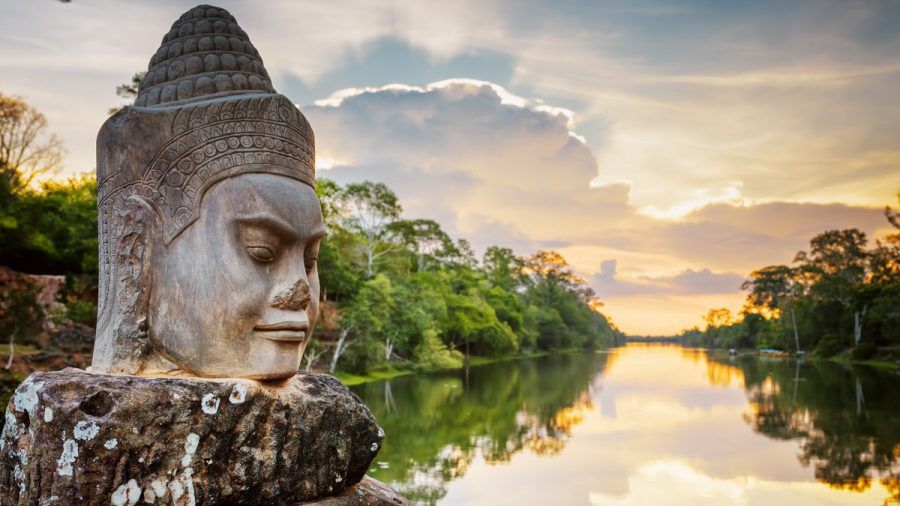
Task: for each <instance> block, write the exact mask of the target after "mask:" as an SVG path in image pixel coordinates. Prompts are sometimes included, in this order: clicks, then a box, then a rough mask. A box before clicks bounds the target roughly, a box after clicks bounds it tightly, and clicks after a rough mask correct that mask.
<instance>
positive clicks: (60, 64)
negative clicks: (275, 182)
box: [0, 0, 900, 334]
mask: <svg viewBox="0 0 900 506" xmlns="http://www.w3.org/2000/svg"><path fill="white" fill-rule="evenodd" d="M193 5H194V3H192V2H183V1H175V0H157V1H152V2H150V1H147V2H119V1H111V0H106V1H100V0H96V1H91V0H73V1H72V2H71V3H60V2H56V1H53V0H30V1H28V2H22V1H19V0H15V1H14V0H0V9H2V12H3V15H2V16H0V91H2V92H4V93H7V94H14V95H19V96H21V97H23V98H25V99H26V100H27V101H28V102H29V103H31V104H32V105H34V106H36V107H37V108H39V109H40V110H41V111H42V112H44V113H45V115H46V116H47V118H48V120H49V122H50V128H51V130H52V131H53V132H55V133H56V134H57V135H59V136H60V137H61V138H62V139H63V140H64V142H65V144H66V147H67V148H68V151H69V154H68V156H67V158H66V161H65V165H66V168H65V170H64V172H62V173H60V174H57V175H56V177H67V176H68V175H71V174H75V173H79V172H85V171H92V170H94V166H95V138H96V133H97V131H98V130H99V128H100V125H101V124H102V123H103V121H104V120H105V119H106V116H107V113H106V111H107V110H108V109H109V108H110V107H113V106H118V105H121V104H123V100H122V99H120V98H118V97H117V96H116V95H115V88H116V85H118V84H121V83H124V82H127V81H129V79H130V77H131V75H132V74H133V73H134V72H136V71H140V70H145V69H146V67H147V63H148V61H149V58H150V56H151V55H152V54H153V53H154V52H155V51H156V49H157V47H158V46H159V42H160V40H161V38H162V35H163V34H164V33H165V32H166V31H167V30H168V28H169V26H170V25H171V23H172V22H173V21H174V20H175V19H177V18H178V16H179V15H180V14H181V13H182V12H184V11H185V10H187V9H189V8H190V7H192V6H193ZM217 5H218V6H220V7H224V8H226V9H228V10H229V11H230V12H231V13H232V14H233V15H234V16H235V17H236V18H237V20H238V23H239V24H240V25H241V27H242V28H243V29H244V30H245V31H246V32H247V33H248V34H249V36H250V38H251V40H252V41H253V43H254V45H255V46H256V47H257V49H258V50H259V51H260V54H261V55H262V57H263V60H264V62H265V65H266V68H267V69H268V72H269V74H270V75H271V77H272V80H273V84H274V86H275V88H276V90H278V91H279V92H280V93H282V94H284V95H286V96H287V97H289V98H290V99H291V100H292V101H294V102H295V103H297V104H298V106H299V107H300V109H301V111H302V112H303V113H304V114H305V115H306V116H307V118H308V119H309V121H310V123H311V124H312V126H313V129H314V130H315V134H316V144H317V146H316V148H317V157H318V161H317V164H318V176H319V177H326V178H330V179H333V180H335V181H338V182H340V183H347V182H350V181H362V180H371V181H381V182H385V183H388V184H389V185H390V186H391V187H392V188H393V189H394V190H396V192H397V193H398V195H399V197H400V200H401V203H402V204H403V206H404V209H405V213H404V214H405V216H406V217H408V218H432V219H436V220H438V221H439V222H440V223H441V224H442V226H443V227H444V228H445V229H446V230H447V231H448V232H450V233H451V234H452V235H454V236H455V237H462V238H466V239H467V240H469V241H470V242H471V243H472V244H473V245H474V246H475V247H476V250H477V251H483V249H484V248H485V247H487V246H489V245H500V246H508V247H512V248H513V249H514V250H515V251H516V252H517V253H519V254H521V255H527V254H530V253H532V252H534V251H535V250H537V249H539V248H552V249H555V250H557V251H559V252H560V253H562V254H563V255H564V256H565V257H566V258H567V259H568V260H569V261H570V262H571V264H572V266H573V267H574V268H575V270H576V271H577V272H578V273H579V274H580V275H581V276H582V277H584V278H585V279H586V280H587V281H588V282H589V284H590V286H591V287H593V288H594V290H595V291H596V292H597V293H598V295H599V296H600V297H601V299H602V300H603V301H604V303H605V304H606V305H605V308H604V311H605V313H606V314H608V315H610V316H611V317H612V320H613V321H614V322H615V323H616V324H617V325H618V326H619V327H620V328H622V329H623V330H624V331H626V332H628V333H632V334H667V333H674V332H677V331H679V330H680V329H683V328H686V327H690V326H693V325H698V324H700V323H701V321H702V320H701V316H702V315H703V314H704V313H705V312H706V310H707V309H709V308H712V307H729V308H731V309H732V310H738V309H739V308H740V307H741V305H742V302H743V299H744V294H743V293H742V292H741V290H740V284H741V282H742V281H743V280H744V279H746V277H747V275H748V274H749V273H750V272H751V271H753V270H754V269H757V268H759V267H762V266H765V265H770V264H776V263H788V262H790V261H791V259H792V258H793V256H794V254H795V253H796V252H797V251H798V250H800V249H803V248H805V247H806V246H807V245H808V241H809V239H810V238H811V237H812V236H813V235H815V234H817V233H819V232H822V231H824V230H828V229H836V228H849V227H857V228H860V229H862V230H864V231H865V232H867V233H868V234H869V236H870V237H873V238H874V237H877V236H878V235H880V234H884V233H887V232H888V224H887V221H886V220H885V219H884V216H883V214H882V210H883V208H884V206H885V205H889V204H892V205H896V203H897V197H896V194H897V191H898V190H900V93H898V92H897V90H898V89H900V3H898V2H894V1H890V0H882V1H845V0H839V1H838V0H835V1H830V0H810V1H802V0H798V1H794V2H781V1H777V0H758V1H746V2H739V1H736V2H719V1H714V0H709V1H698V0H685V1H679V2H661V1H642V0H633V1H567V0H547V1H537V0H533V1H532V0H526V1H522V0H518V1H511V0H509V1H506V0H498V1H485V0H478V1H475V0H458V1H455V2H446V1H435V2H430V1H416V2H409V1H405V2H402V1H388V0H384V1H374V0H328V1H327V2H325V1H313V0H308V1H302V2H296V1H267V2H247V1H244V2H242V1H221V2H219V3H218V4H217Z"/></svg>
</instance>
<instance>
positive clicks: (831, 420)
mask: <svg viewBox="0 0 900 506" xmlns="http://www.w3.org/2000/svg"><path fill="white" fill-rule="evenodd" d="M726 361H727V362H730V363H732V364H734V365H735V366H737V367H739V368H740V369H741V370H742V371H743V373H744V385H745V389H746V391H747V395H748V398H749V400H750V409H749V410H748V413H747V415H746V416H745V419H746V420H747V422H748V423H749V424H750V425H751V426H752V428H753V430H754V431H757V432H759V433H760V434H764V435H766V436H767V437H770V438H776V439H783V440H794V441H797V442H799V444H800V445H799V452H798V456H797V458H798V459H799V461H800V463H802V464H803V465H804V466H810V467H812V468H813V470H814V473H815V477H816V479H818V480H819V481H821V482H823V483H825V484H828V485H830V486H833V487H835V488H841V489H847V490H852V491H865V490H868V489H869V488H871V487H872V484H873V481H874V480H878V481H880V482H881V484H882V486H883V487H884V488H885V489H886V490H887V491H888V492H889V493H890V495H891V497H890V498H889V499H888V500H886V501H885V503H886V504H887V503H894V504H900V390H898V389H897V386H898V381H897V374H896V373H891V372H888V371H884V370H879V369H875V368H871V367H863V366H856V367H849V366H845V365H841V364H836V363H832V362H818V361H817V362H812V363H800V362H787V361H775V360H760V359H756V358H753V359H740V360H726ZM722 362H725V361H710V362H709V363H710V366H711V367H712V366H715V367H720V366H721V365H722Z"/></svg>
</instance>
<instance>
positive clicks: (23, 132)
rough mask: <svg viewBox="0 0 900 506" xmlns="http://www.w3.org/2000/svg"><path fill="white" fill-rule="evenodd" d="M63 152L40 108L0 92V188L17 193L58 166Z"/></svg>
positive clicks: (59, 141) (60, 142)
mask: <svg viewBox="0 0 900 506" xmlns="http://www.w3.org/2000/svg"><path fill="white" fill-rule="evenodd" d="M65 153H66V151H65V149H64V148H63V144H62V141H61V140H59V138H57V137H56V136H55V135H53V134H50V133H48V132H47V118H46V117H44V115H43V114H42V113H41V112H40V111H38V110H37V109H35V108H34V107H32V106H30V105H28V104H27V103H25V101H24V100H22V99H21V98H19V97H15V96H9V95H4V94H3V93H0V191H5V192H10V193H13V194H18V193H21V192H22V191H23V190H24V189H26V188H28V186H29V185H31V183H32V182H33V181H34V179H35V178H36V177H38V176H40V175H42V174H46V173H49V172H53V171H56V170H58V169H59V168H60V164H61V162H62V159H63V157H64V156H65Z"/></svg>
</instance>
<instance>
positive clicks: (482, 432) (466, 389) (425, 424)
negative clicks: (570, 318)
mask: <svg viewBox="0 0 900 506" xmlns="http://www.w3.org/2000/svg"><path fill="white" fill-rule="evenodd" d="M606 357H607V355H594V354H591V355H581V354H573V355H559V356H551V357H545V358H542V359H538V360H521V361H515V362H506V363H498V364H491V365H489V366H483V367H475V368H471V369H469V370H468V371H467V372H460V373H454V374H440V375H421V376H414V377H412V376H410V377H402V378H396V379H394V380H391V381H390V392H391V393H390V396H389V399H390V400H387V401H386V400H385V399H386V398H387V396H386V394H385V392H386V390H385V385H384V384H383V383H370V384H365V385H360V386H359V387H356V388H354V390H355V391H356V393H358V394H359V395H360V397H362V398H363V400H364V401H366V403H367V404H368V405H369V407H370V408H371V409H372V411H373V412H374V413H375V416H376V418H377V419H378V421H379V423H381V425H382V426H383V427H384V429H385V432H386V434H387V436H386V438H385V444H384V447H383V448H382V450H381V453H379V455H378V458H377V459H376V463H375V464H374V465H373V466H372V469H371V470H370V471H369V472H370V474H372V475H373V476H374V477H376V478H378V479H380V480H382V481H385V482H388V483H391V484H392V485H394V486H395V487H396V488H397V489H398V490H399V491H400V492H401V493H403V494H404V495H406V496H407V497H409V498H410V499H411V500H413V501H421V502H425V503H433V502H436V501H437V500H438V499H440V498H441V497H443V496H444V494H445V493H446V484H447V483H448V482H449V481H450V480H453V479H454V478H457V477H460V476H462V475H464V474H465V473H466V471H467V469H468V466H469V464H470V463H471V462H472V460H473V459H474V458H476V457H477V456H481V457H482V458H483V459H484V460H485V462H487V463H489V464H499V463H504V462H508V461H509V460H510V458H511V457H512V455H513V454H515V453H518V452H520V451H522V450H523V449H526V448H527V449H528V450H529V451H532V452H535V453H539V454H542V455H547V454H549V455H553V454H556V453H558V452H560V451H561V450H562V449H563V448H564V446H565V444H566V441H567V440H568V438H569V436H570V435H571V430H572V428H573V427H574V426H575V425H577V424H578V423H580V422H581V421H582V420H583V419H584V416H585V414H586V413H587V411H589V410H590V409H591V403H590V402H591V401H590V399H591V396H590V392H589V389H590V385H591V379H592V378H593V377H594V376H595V375H596V374H597V373H599V372H600V371H601V370H602V369H603V368H604V366H605V363H606Z"/></svg>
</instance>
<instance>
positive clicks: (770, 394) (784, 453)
mask: <svg viewBox="0 0 900 506" xmlns="http://www.w3.org/2000/svg"><path fill="white" fill-rule="evenodd" d="M898 386H900V381H898V377H897V375H896V374H890V373H885V372H883V371H877V370H872V369H867V368H852V369H851V368H846V367H842V366H839V365H837V364H832V363H816V364H814V365H813V364H802V365H797V364H794V363H790V362H780V361H772V360H761V359H758V358H755V357H749V358H740V359H731V358H728V357H721V358H710V357H707V355H706V353H704V352H703V351H698V350H691V349H683V348H680V347H677V346H665V345H646V346H638V345H629V346H627V347H624V348H619V349H616V350H614V351H612V352H610V353H608V354H596V355H565V356H556V357H546V358H543V359H539V360H523V361H517V362H508V363H502V364H493V365H489V366H484V367H478V368H472V369H470V370H469V371H467V372H459V373H454V374H443V375H420V376H410V377H404V378H397V379H395V380H392V381H389V382H382V383H371V384H367V385H362V386H360V387H358V388H356V389H355V390H356V391H357V393H359V394H360V396H361V397H363V399H364V400H365V401H366V402H367V403H368V404H369V405H370V406H371V407H372V408H373V411H374V412H375V414H376V416H377V417H378V419H379V421H380V422H381V423H382V425H383V426H384V428H385V430H386V432H387V439H386V440H385V445H384V448H383V450H382V452H381V453H380V454H379V456H378V461H377V462H376V464H375V465H373V468H372V470H371V471H370V474H372V475H373V476H375V477H377V478H379V479H381V480H383V481H386V482H388V483H391V484H393V485H394V486H395V487H396V488H398V489H399V490H400V491H401V492H403V493H404V494H406V495H407V496H408V497H410V498H412V499H414V500H416V501H418V502H423V503H434V502H441V503H446V504H496V503H504V504H547V503H553V504H595V505H616V506H623V505H639V504H691V505H694V504H764V505H766V506H772V505H778V504H879V503H881V502H882V501H884V502H885V504H887V502H888V501H890V500H891V498H893V500H897V497H898V475H900V473H898V468H897V466H898V462H900V445H898V442H900V419H898V416H900V410H898V407H900V398H898V395H900V390H898V389H897V387H898ZM823 482H824V483H827V484H831V485H833V486H836V487H839V488H829V487H827V486H823V485H822V484H821V483H823Z"/></svg>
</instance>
